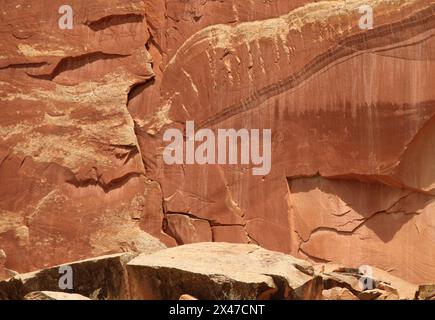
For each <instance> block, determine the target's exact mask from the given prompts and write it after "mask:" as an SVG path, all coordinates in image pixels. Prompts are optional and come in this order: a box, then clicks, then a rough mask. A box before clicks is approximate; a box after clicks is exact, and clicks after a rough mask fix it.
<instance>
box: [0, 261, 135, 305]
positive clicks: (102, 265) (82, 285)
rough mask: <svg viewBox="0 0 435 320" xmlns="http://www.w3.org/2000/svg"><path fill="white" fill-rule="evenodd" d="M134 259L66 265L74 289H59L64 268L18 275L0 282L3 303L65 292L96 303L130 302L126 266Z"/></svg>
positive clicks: (78, 262)
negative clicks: (105, 301) (28, 296)
mask: <svg viewBox="0 0 435 320" xmlns="http://www.w3.org/2000/svg"><path fill="white" fill-rule="evenodd" d="M134 256H135V254H133V253H123V254H114V255H109V256H102V257H97V258H93V259H88V260H83V261H76V262H71V263H69V264H66V265H63V266H68V267H71V271H72V273H71V279H72V288H71V289H69V288H65V289H64V290H61V289H63V288H60V285H59V283H60V280H61V277H62V276H63V275H65V274H66V273H65V271H64V270H63V269H60V268H61V267H62V266H55V267H51V268H49V269H43V270H39V271H35V272H31V273H24V274H19V275H16V276H14V277H12V278H10V279H8V280H4V281H1V282H0V299H2V300H4V299H6V300H20V299H23V298H25V297H27V295H28V294H30V293H32V292H39V291H53V292H59V291H63V292H64V293H76V294H80V295H83V296H85V297H88V298H93V299H128V298H129V289H128V283H127V274H126V271H125V264H126V263H127V262H128V261H129V260H131V259H132V258H133V257H134ZM60 271H62V272H60ZM62 283H64V282H62ZM31 296H32V297H34V295H31ZM38 296H41V295H40V294H39V295H38ZM71 298H72V297H71ZM31 300H35V299H31ZM56 300H57V299H56ZM66 300H68V299H67V298H66Z"/></svg>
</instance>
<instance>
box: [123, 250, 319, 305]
mask: <svg viewBox="0 0 435 320" xmlns="http://www.w3.org/2000/svg"><path fill="white" fill-rule="evenodd" d="M127 269H128V275H129V283H130V291H131V298H132V299H171V300H175V299H178V298H179V297H180V296H181V295H182V294H183V293H186V292H188V293H189V294H191V295H193V296H195V297H197V298H198V299H218V300H219V299H231V300H237V299H252V300H253V299H270V298H278V299H279V298H281V299H298V298H299V299H302V298H306V299H310V298H313V299H314V298H315V296H314V295H313V296H312V297H311V296H310V295H311V292H316V291H315V290H313V289H314V287H315V286H316V285H317V284H318V282H319V281H320V282H321V280H320V278H319V277H316V276H313V267H312V266H311V264H310V263H308V262H306V261H303V260H299V259H296V258H293V257H291V256H288V255H284V254H281V253H277V252H271V251H268V250H265V249H262V248H260V247H258V246H255V245H250V244H227V243H199V244H191V245H184V246H179V247H176V248H172V249H166V250H162V251H159V252H156V253H154V254H151V255H146V254H145V255H140V256H138V257H137V258H135V259H133V260H131V261H130V262H129V263H128V264H127Z"/></svg>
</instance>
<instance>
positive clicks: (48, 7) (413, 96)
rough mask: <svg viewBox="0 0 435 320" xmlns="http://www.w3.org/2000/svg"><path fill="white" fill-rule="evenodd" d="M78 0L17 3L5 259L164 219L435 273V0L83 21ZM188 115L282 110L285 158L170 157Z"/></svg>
mask: <svg viewBox="0 0 435 320" xmlns="http://www.w3.org/2000/svg"><path fill="white" fill-rule="evenodd" d="M62 4H63V2H62V1H57V0H44V1H39V2H35V1H19V0H16V1H3V3H2V5H1V8H0V38H1V43H2V46H1V48H0V249H2V250H4V252H5V253H6V261H5V267H6V268H7V269H11V270H17V271H19V272H27V271H30V270H35V269H38V268H42V267H48V266H52V265H55V264H59V263H64V262H66V261H73V260H78V259H83V258H88V257H93V256H98V255H103V254H109V253H115V252H121V251H143V250H145V249H147V248H149V245H150V243H152V245H153V246H155V247H159V246H161V244H160V243H158V242H157V241H156V240H155V239H154V238H153V237H151V236H150V235H152V236H154V237H157V238H159V239H160V240H161V241H162V242H163V243H164V244H166V245H167V246H175V245H177V244H184V243H191V242H202V241H216V242H221V241H225V242H242V243H254V244H259V245H261V246H262V247H265V248H267V249H271V250H276V251H281V252H284V253H290V254H292V255H294V256H298V257H301V258H304V259H309V260H311V261H314V262H325V261H333V262H337V263H342V264H345V265H348V266H352V267H358V266H360V265H361V264H368V265H372V266H374V267H378V268H381V269H384V270H388V271H391V272H392V273H393V274H394V275H396V276H400V277H401V278H404V279H406V280H408V281H410V282H414V283H417V284H421V283H429V282H434V281H435V251H434V250H433V248H434V245H435V201H434V200H435V198H434V197H435V147H434V146H435V117H434V116H435V64H434V61H435V40H434V39H435V38H434V33H435V30H434V27H435V5H434V4H433V1H430V0H384V1H380V0H350V1H310V0H291V1H289V0H268V1H262V0H261V1H260V0H250V1H245V0H228V1H227V0H225V1H210V0H209V1H207V0H204V1H196V0H190V1H169V0H167V1H163V0H161V1H160V0H159V1H158V0H144V1H136V0H133V1H121V0H118V1H117V0H112V1H105V0H104V1H103V0H96V1H91V2H90V1H84V0H82V1H80V0H76V1H71V6H72V8H73V10H74V26H73V29H71V30H62V29H60V28H59V27H58V20H59V17H60V15H59V13H58V8H59V6H61V5H62ZM363 4H369V5H371V6H372V7H373V12H374V28H373V29H372V30H361V29H360V28H359V26H358V21H359V18H360V16H361V14H360V13H359V12H358V7H359V6H361V5H363ZM187 120H193V121H195V123H196V124H197V125H198V126H199V127H203V128H212V129H217V128H235V129H240V128H271V129H272V171H271V173H270V174H269V175H267V176H264V177H262V176H253V175H252V174H251V170H250V167H249V166H246V165H244V166H243V165H207V166H204V165H175V166H174V165H172V166H168V165H165V164H164V162H163V160H162V150H163V147H164V144H163V141H162V137H163V133H164V131H165V130H166V129H167V128H171V127H177V128H182V126H183V124H184V123H185V121H187ZM0 267H1V265H0Z"/></svg>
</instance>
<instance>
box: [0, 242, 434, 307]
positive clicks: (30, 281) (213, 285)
mask: <svg viewBox="0 0 435 320" xmlns="http://www.w3.org/2000/svg"><path fill="white" fill-rule="evenodd" d="M68 266H71V268H72V274H73V282H72V284H73V286H72V288H64V289H62V288H61V287H60V283H61V282H62V281H61V280H62V277H63V276H64V274H63V273H59V270H60V268H61V267H63V266H56V267H52V268H49V269H44V270H40V271H37V272H33V273H28V274H20V275H17V276H14V277H13V278H11V279H8V280H4V281H0V299H18V300H21V299H25V300H75V299H85V300H87V299H92V300H99V299H104V300H107V299H156V300H161V299H171V300H198V299H200V300H208V299H241V300H252V299H264V300H268V299H279V300H282V299H287V300H294V299H297V300H312V299H317V300H398V299H406V300H411V299H427V300H429V299H433V286H431V285H425V286H420V287H419V286H417V285H414V284H412V283H409V282H407V281H405V280H402V279H399V278H397V277H395V276H392V275H390V274H389V273H387V272H385V271H382V270H377V269H376V270H372V271H373V272H372V275H371V276H370V278H368V276H367V274H365V273H362V272H361V271H360V270H356V269H353V268H350V267H345V266H342V265H337V264H331V263H328V264H312V263H311V262H308V261H305V260H301V259H297V258H295V257H292V256H290V255H286V254H283V253H280V252H274V251H269V250H266V249H263V248H261V247H259V246H256V245H252V244H231V243H216V242H209V243H199V244H189V245H182V246H178V247H175V248H169V249H164V250H160V251H155V252H148V253H142V254H140V255H139V256H137V253H125V254H117V255H111V256H102V257H96V258H93V259H89V260H85V261H76V262H71V263H69V264H68ZM367 279H369V280H370V282H367ZM62 283H63V284H65V283H64V282H62Z"/></svg>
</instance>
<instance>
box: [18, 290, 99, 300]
mask: <svg viewBox="0 0 435 320" xmlns="http://www.w3.org/2000/svg"><path fill="white" fill-rule="evenodd" d="M24 300H91V299H89V298H86V297H84V296H82V295H80V294H77V293H65V292H54V291H36V292H31V293H29V294H26V296H25V297H24Z"/></svg>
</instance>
